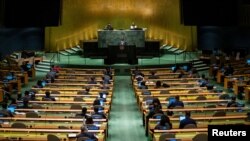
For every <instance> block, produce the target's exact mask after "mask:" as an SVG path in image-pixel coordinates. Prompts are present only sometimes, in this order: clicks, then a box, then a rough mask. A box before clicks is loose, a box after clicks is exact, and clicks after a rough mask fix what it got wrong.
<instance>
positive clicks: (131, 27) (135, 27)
mask: <svg viewBox="0 0 250 141" xmlns="http://www.w3.org/2000/svg"><path fill="white" fill-rule="evenodd" d="M130 29H131V30H133V29H137V25H136V24H135V23H134V22H132V24H131V26H130Z"/></svg>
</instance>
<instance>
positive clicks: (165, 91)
mask: <svg viewBox="0 0 250 141" xmlns="http://www.w3.org/2000/svg"><path fill="white" fill-rule="evenodd" d="M160 94H170V93H169V91H168V90H161V91H160Z"/></svg>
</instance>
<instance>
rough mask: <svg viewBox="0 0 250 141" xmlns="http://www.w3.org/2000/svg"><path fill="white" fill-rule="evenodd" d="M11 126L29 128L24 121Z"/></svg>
mask: <svg viewBox="0 0 250 141" xmlns="http://www.w3.org/2000/svg"><path fill="white" fill-rule="evenodd" d="M11 128H27V127H26V125H25V124H24V123H20V122H16V123H13V124H12V125H11Z"/></svg>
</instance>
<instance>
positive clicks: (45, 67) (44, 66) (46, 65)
mask: <svg viewBox="0 0 250 141" xmlns="http://www.w3.org/2000/svg"><path fill="white" fill-rule="evenodd" d="M49 70H50V61H49V60H43V61H41V62H39V63H38V64H37V65H36V71H40V72H49Z"/></svg>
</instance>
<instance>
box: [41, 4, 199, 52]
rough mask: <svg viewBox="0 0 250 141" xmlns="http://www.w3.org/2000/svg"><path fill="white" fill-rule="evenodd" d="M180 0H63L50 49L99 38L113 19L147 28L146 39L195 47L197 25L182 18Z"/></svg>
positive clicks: (117, 26)
mask: <svg viewBox="0 0 250 141" xmlns="http://www.w3.org/2000/svg"><path fill="white" fill-rule="evenodd" d="M180 19H181V18H180V6H179V0H105V1H104V0H63V16H62V25H61V26H60V27H48V28H46V40H45V45H46V49H47V50H49V51H58V50H62V49H65V48H69V47H72V46H74V45H76V44H78V42H79V40H92V39H97V30H98V29H101V28H104V26H105V25H106V24H108V23H111V24H112V25H113V27H114V28H115V29H128V28H129V26H130V24H131V23H132V22H135V23H136V24H137V25H138V26H139V27H143V28H147V32H146V39H160V40H162V41H163V43H167V44H171V45H174V46H176V47H179V48H182V49H187V50H192V49H194V48H196V28H194V27H191V26H184V25H182V24H181V22H180Z"/></svg>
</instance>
